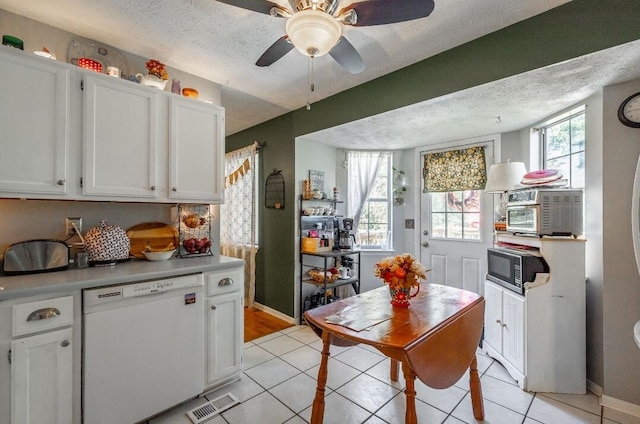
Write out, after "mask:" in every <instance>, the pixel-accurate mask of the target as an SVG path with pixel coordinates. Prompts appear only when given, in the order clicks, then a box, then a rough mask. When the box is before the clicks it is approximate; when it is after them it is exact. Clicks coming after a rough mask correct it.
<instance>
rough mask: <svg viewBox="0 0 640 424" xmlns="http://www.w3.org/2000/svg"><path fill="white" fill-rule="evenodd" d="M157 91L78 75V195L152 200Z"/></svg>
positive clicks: (102, 78) (113, 80)
mask: <svg viewBox="0 0 640 424" xmlns="http://www.w3.org/2000/svg"><path fill="white" fill-rule="evenodd" d="M157 104H158V93H156V92H154V91H152V90H151V89H149V88H148V87H141V86H137V85H135V84H123V82H122V81H120V80H117V79H115V78H109V77H100V76H95V77H94V76H90V75H87V76H85V77H84V172H83V174H84V181H83V194H86V195H98V196H106V197H107V198H108V197H120V196H125V197H135V198H150V199H151V198H155V197H157V194H156V193H157V191H156V147H157V143H158V141H157V139H158V133H159V128H158V125H159V121H158V106H157Z"/></svg>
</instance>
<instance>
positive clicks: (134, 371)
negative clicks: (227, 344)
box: [82, 274, 205, 424]
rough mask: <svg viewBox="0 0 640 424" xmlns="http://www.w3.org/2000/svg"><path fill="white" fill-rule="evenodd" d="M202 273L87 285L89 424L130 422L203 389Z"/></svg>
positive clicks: (86, 400)
mask: <svg viewBox="0 0 640 424" xmlns="http://www.w3.org/2000/svg"><path fill="white" fill-rule="evenodd" d="M203 288H204V283H203V276H202V274H196V275H187V276H180V277H175V278H169V279H163V280H154V281H146V282H138V283H132V284H126V285H118V286H109V287H103V288H98V289H87V290H84V292H83V308H84V326H83V331H84V338H83V347H84V351H83V368H82V373H83V377H82V378H83V399H82V402H83V417H84V421H83V422H84V424H102V423H104V424H131V423H135V422H138V421H140V420H143V419H145V418H147V417H149V416H151V415H154V414H156V413H158V412H161V411H163V410H165V409H167V408H170V407H172V406H174V405H176V404H178V403H180V402H183V401H185V400H187V399H189V398H192V397H194V396H196V395H198V394H200V393H201V392H202V391H203V390H204V384H205V383H204V379H205V375H204V371H205V367H204V365H205V359H204V312H205V311H204V301H203Z"/></svg>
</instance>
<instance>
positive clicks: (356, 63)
mask: <svg viewBox="0 0 640 424" xmlns="http://www.w3.org/2000/svg"><path fill="white" fill-rule="evenodd" d="M329 54H330V55H331V57H332V58H334V59H335V61H336V62H338V63H339V64H340V66H342V67H343V68H344V69H346V70H347V71H349V72H351V73H352V74H359V73H360V72H362V71H364V68H365V65H364V61H363V60H362V58H361V57H360V54H359V53H358V51H357V50H356V49H355V47H353V44H351V43H350V42H349V40H347V39H346V38H344V36H342V37H340V40H339V41H338V44H336V45H335V46H333V48H332V49H331V50H330V51H329Z"/></svg>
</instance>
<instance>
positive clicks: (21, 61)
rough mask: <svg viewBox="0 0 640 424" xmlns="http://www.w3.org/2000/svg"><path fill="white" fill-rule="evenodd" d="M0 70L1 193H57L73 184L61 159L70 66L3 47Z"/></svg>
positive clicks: (66, 140)
mask: <svg viewBox="0 0 640 424" xmlns="http://www.w3.org/2000/svg"><path fill="white" fill-rule="evenodd" d="M9 50H10V49H9ZM0 75H2V80H3V83H2V84H1V85H0V99H3V101H2V102H0V131H1V134H2V138H1V147H2V153H0V193H7V194H3V195H2V197H18V196H19V195H22V196H24V195H25V194H27V195H33V194H52V195H56V196H59V197H60V198H63V196H64V195H67V194H69V187H72V186H73V185H72V184H71V185H70V183H71V182H70V181H68V179H69V178H68V167H69V163H68V159H67V155H68V154H69V110H70V109H69V108H70V101H69V99H70V94H69V93H70V88H69V87H70V85H69V81H70V78H71V70H70V69H69V68H68V67H67V66H63V65H61V64H60V63H57V62H55V61H51V60H42V58H37V57H35V56H34V57H28V56H24V55H18V54H16V53H14V52H9V51H6V52H4V51H3V52H0ZM12 193H15V194H12Z"/></svg>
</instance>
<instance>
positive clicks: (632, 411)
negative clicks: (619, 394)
mask: <svg viewBox="0 0 640 424" xmlns="http://www.w3.org/2000/svg"><path fill="white" fill-rule="evenodd" d="M600 405H602V406H606V407H607V408H611V409H615V410H616V411H620V412H623V413H625V414H627V415H633V416H634V417H640V405H636V404H635V403H631V402H627V401H624V400H620V399H616V398H613V397H611V396H607V395H602V396H601V397H600Z"/></svg>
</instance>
